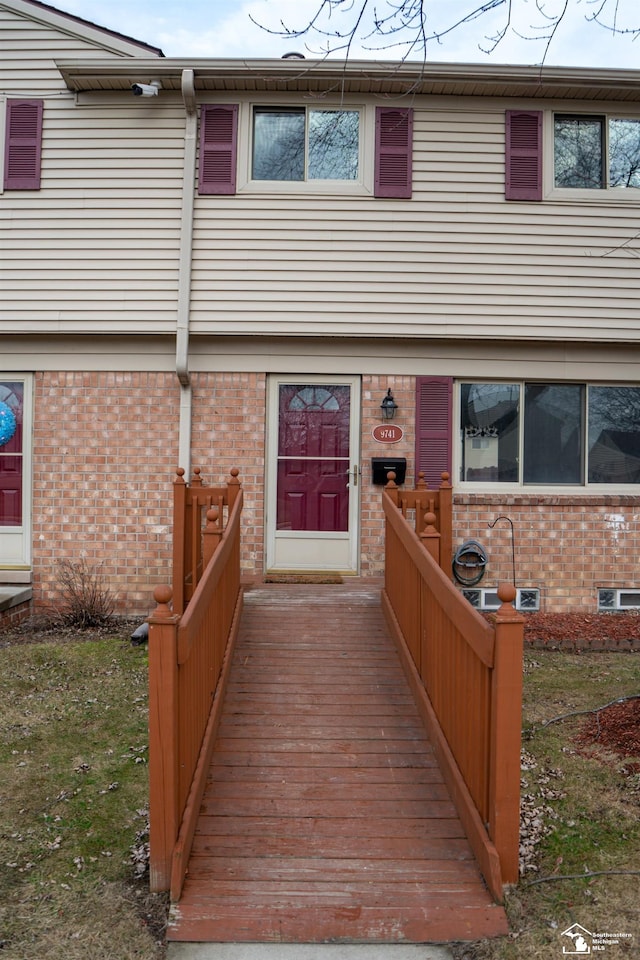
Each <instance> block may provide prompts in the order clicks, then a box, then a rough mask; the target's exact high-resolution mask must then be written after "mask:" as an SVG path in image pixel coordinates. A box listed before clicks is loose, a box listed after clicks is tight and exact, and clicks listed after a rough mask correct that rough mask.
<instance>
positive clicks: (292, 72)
mask: <svg viewBox="0 0 640 960" xmlns="http://www.w3.org/2000/svg"><path fill="white" fill-rule="evenodd" d="M57 67H58V69H59V70H60V73H61V74H62V77H63V78H64V81H65V83H66V85H67V86H68V88H69V89H70V90H75V91H87V90H103V91H113V90H116V91H118V90H129V89H130V88H131V84H132V83H148V82H149V81H150V80H160V81H161V82H162V88H163V89H164V90H180V88H181V76H182V72H183V70H193V71H194V78H195V89H196V92H201V93H207V92H211V93H255V92H260V93H264V92H293V93H303V94H304V93H308V94H316V95H322V94H330V93H334V94H340V93H349V94H369V95H376V94H378V95H380V96H385V97H402V96H411V95H421V96H424V95H432V96H464V97H501V98H505V97H506V98H518V99H529V98H535V99H551V100H616V101H627V102H631V103H632V102H640V71H637V70H611V69H603V70H597V69H591V70H588V69H582V68H574V67H527V66H510V65H507V66H488V65H485V64H426V65H423V64H421V63H418V64H415V63H414V64H411V63H402V64H393V63H374V62H369V61H349V62H348V63H346V64H345V63H344V62H343V61H336V60H324V61H312V60H304V61H302V60H199V59H174V58H163V59H155V58H153V59H151V58H138V57H136V58H135V60H132V59H127V60H126V61H113V60H93V61H81V60H73V61H70V60H64V61H63V60H61V61H58V62H57Z"/></svg>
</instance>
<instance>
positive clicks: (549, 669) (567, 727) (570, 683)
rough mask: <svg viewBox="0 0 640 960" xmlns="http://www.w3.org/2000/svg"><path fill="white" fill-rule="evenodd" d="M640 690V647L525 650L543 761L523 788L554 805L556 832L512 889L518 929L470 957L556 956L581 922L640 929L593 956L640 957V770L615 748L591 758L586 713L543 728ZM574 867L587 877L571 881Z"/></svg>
mask: <svg viewBox="0 0 640 960" xmlns="http://www.w3.org/2000/svg"><path fill="white" fill-rule="evenodd" d="M637 693H640V658H639V657H638V656H637V655H634V654H628V653H622V654H608V653H597V654H575V655H572V654H562V653H547V652H535V653H531V654H527V656H526V657H525V682H524V703H523V724H524V730H525V734H524V738H523V747H524V749H525V750H526V752H527V754H528V755H530V756H531V758H532V760H533V762H534V763H535V766H533V767H532V769H530V770H524V771H523V793H524V794H527V795H529V796H532V797H533V798H534V800H535V804H536V806H537V808H538V809H540V808H542V809H543V810H544V813H543V821H544V824H545V829H546V830H547V831H548V832H547V834H546V836H544V837H543V839H542V840H541V842H540V843H539V845H538V847H537V855H536V858H535V869H532V870H529V871H527V872H526V873H525V875H524V876H523V877H522V879H521V882H520V883H519V884H518V885H517V886H514V887H513V888H511V889H510V890H509V892H508V895H507V898H506V908H507V913H508V916H509V920H510V926H511V936H510V937H509V938H508V939H504V940H500V941H485V942H483V943H479V944H473V945H472V946H470V947H469V946H467V947H462V946H461V947H459V948H458V949H457V950H456V953H457V956H458V957H459V958H460V960H463V958H464V960H553V958H555V957H558V958H559V957H561V956H562V955H563V947H566V949H567V950H569V949H571V942H570V941H569V940H568V939H567V938H564V940H563V938H562V932H563V931H564V930H566V929H567V928H568V927H570V926H571V925H572V924H573V923H576V922H577V923H580V924H581V925H582V926H583V927H585V928H586V929H587V930H590V931H591V932H601V933H607V932H608V933H615V932H621V933H627V934H632V935H633V939H632V940H626V941H624V942H621V943H620V944H617V945H610V946H608V947H607V948H606V950H605V951H604V952H600V951H594V952H593V953H592V954H591V955H592V956H598V955H601V956H603V957H606V958H607V960H615V958H619V957H625V958H627V957H628V958H631V957H634V958H635V957H638V956H640V877H639V876H634V875H632V874H633V872H635V871H640V782H639V778H638V777H637V776H635V777H626V776H625V775H624V774H623V772H622V767H623V762H622V760H621V759H620V758H617V757H615V756H614V755H613V754H612V753H610V752H608V753H607V752H606V751H598V750H596V751H595V755H592V756H589V755H586V754H585V752H584V751H582V750H581V749H580V748H579V746H578V744H577V743H576V742H575V737H576V734H577V733H578V732H579V731H580V729H581V726H582V724H583V723H584V718H582V717H567V718H565V719H561V720H558V722H554V723H551V724H550V725H548V726H543V724H544V723H545V722H547V721H549V720H553V719H554V718H557V717H561V716H563V715H564V714H569V713H572V712H574V711H582V710H591V709H594V708H596V707H600V706H602V705H604V704H606V703H608V702H610V701H612V700H615V699H617V698H619V697H623V696H629V695H632V694H637ZM616 871H628V872H629V873H628V874H626V875H618V874H617V873H616ZM598 873H602V875H601V876H593V874H598ZM574 875H578V876H579V877H580V879H575V880H573V879H562V878H564V877H571V876H574ZM540 880H542V881H543V882H539V881H540Z"/></svg>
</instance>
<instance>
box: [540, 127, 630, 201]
mask: <svg viewBox="0 0 640 960" xmlns="http://www.w3.org/2000/svg"><path fill="white" fill-rule="evenodd" d="M553 134H554V137H553V146H554V186H555V187H569V188H571V189H585V190H603V189H606V188H607V187H640V120H635V119H629V118H623V117H604V116H585V115H579V114H577V115H573V114H559V113H558V114H556V115H555V116H554V126H553Z"/></svg>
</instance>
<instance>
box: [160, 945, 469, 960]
mask: <svg viewBox="0 0 640 960" xmlns="http://www.w3.org/2000/svg"><path fill="white" fill-rule="evenodd" d="M167 960H453V953H452V951H451V949H450V948H449V947H447V946H442V945H437V944H416V943H412V944H378V943H357V944H334V943H170V944H169V948H168V952H167Z"/></svg>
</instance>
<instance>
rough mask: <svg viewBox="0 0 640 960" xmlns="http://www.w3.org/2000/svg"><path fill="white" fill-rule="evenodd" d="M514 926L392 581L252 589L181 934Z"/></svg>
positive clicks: (428, 935)
mask: <svg viewBox="0 0 640 960" xmlns="http://www.w3.org/2000/svg"><path fill="white" fill-rule="evenodd" d="M506 932H507V923H506V918H505V914H504V911H503V910H502V908H501V907H499V906H496V905H495V904H494V903H493V901H492V898H491V896H490V895H489V893H488V891H487V889H486V887H485V885H484V882H483V880H482V878H481V875H480V872H479V869H478V867H477V864H476V862H475V860H474V858H473V855H472V853H471V851H470V848H469V845H468V843H467V840H466V838H465V837H464V834H463V832H462V828H461V825H460V822H459V820H458V818H457V816H456V812H455V809H454V807H453V804H452V803H451V800H450V798H449V795H448V793H447V790H446V787H445V785H444V783H443V780H442V777H441V775H440V771H439V770H438V767H437V764H436V762H435V760H434V756H433V752H432V749H431V746H430V744H429V742H428V740H427V739H426V736H425V733H424V729H423V727H422V724H421V722H420V719H419V716H418V713H417V710H416V708H415V705H414V703H413V701H412V698H411V694H410V692H409V689H408V687H407V684H406V681H405V679H404V675H403V673H402V668H401V666H400V662H399V660H398V658H397V655H396V653H395V650H394V648H393V644H392V642H391V640H390V638H389V636H388V634H387V632H386V627H385V624H384V620H383V618H382V614H381V611H380V606H379V602H378V599H377V597H376V595H375V594H374V593H373V592H367V591H355V592H354V590H353V589H349V587H347V586H345V587H340V586H336V585H331V586H324V587H317V586H308V585H304V586H303V585H293V586H289V585H287V586H282V585H273V586H269V587H264V588H260V589H256V590H254V591H250V592H249V593H248V594H247V597H246V602H245V612H244V614H243V621H242V626H241V635H240V638H239V642H238V647H237V650H236V655H235V660H234V664H233V668H232V674H231V678H230V682H229V688H228V692H227V698H226V701H225V705H224V711H223V717H222V722H221V725H220V729H219V734H218V739H217V742H216V745H215V750H214V756H213V761H212V764H211V769H210V772H209V779H208V784H207V790H206V793H205V796H204V800H203V804H202V808H201V815H200V819H199V823H198V829H197V833H196V836H195V840H194V845H193V850H192V855H191V859H190V862H189V871H188V875H187V879H186V882H185V886H184V890H183V894H182V897H181V900H180V902H179V904H177V905H175V907H174V909H173V911H172V916H171V921H170V926H169V931H168V938H169V939H170V940H177V941H180V940H183V941H188V940H201V941H211V942H220V943H222V942H251V941H253V942H274V941H281V942H310V943H311V942H387V943H388V942H434V941H452V940H470V939H477V938H480V937H484V936H498V935H503V934H505V933H506Z"/></svg>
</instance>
